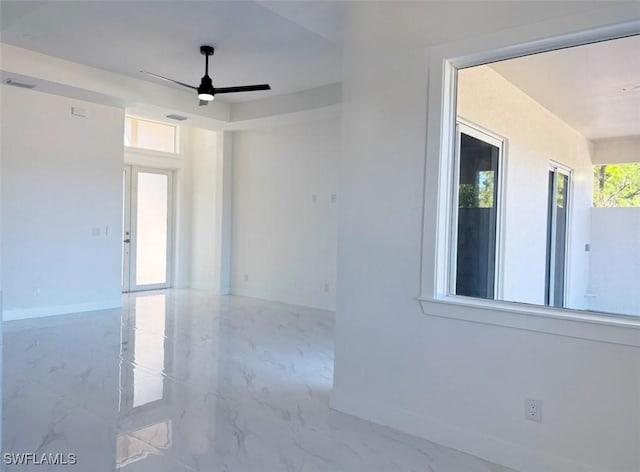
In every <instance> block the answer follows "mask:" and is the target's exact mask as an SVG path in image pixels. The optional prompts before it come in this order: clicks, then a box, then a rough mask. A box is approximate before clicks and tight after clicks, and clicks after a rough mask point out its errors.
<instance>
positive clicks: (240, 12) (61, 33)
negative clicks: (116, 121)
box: [0, 0, 640, 139]
mask: <svg viewBox="0 0 640 472" xmlns="http://www.w3.org/2000/svg"><path fill="white" fill-rule="evenodd" d="M516 3H518V4H516ZM581 3H582V2H566V4H565V3H563V4H562V5H559V7H562V8H559V7H558V8H555V9H553V11H551V10H549V9H548V8H547V7H546V6H545V5H544V4H542V3H540V2H530V3H526V4H522V3H520V2H513V3H511V2H507V3H504V2H497V3H493V2H488V3H485V2H471V3H465V8H464V9H463V10H460V9H459V8H455V9H454V8H450V5H448V4H447V2H408V3H405V2H374V1H371V2H344V1H327V0H325V1H313V0H304V1H272V0H267V1H264V0H260V1H242V0H235V1H201V2H192V1H187V0H171V1H147V0H141V1H102V0H94V1H89V0H80V1H70V2H67V1H65V2H58V1H45V2H30V1H8V0H0V28H1V29H0V40H1V41H2V42H4V43H8V44H11V45H14V46H18V47H22V48H26V49H30V50H33V51H37V52H40V53H44V54H47V55H50V56H55V57H59V58H63V59H67V60H70V61H73V62H76V63H79V64H85V65H89V66H93V67H97V68H100V69H104V70H108V71H111V72H116V73H120V74H124V75H126V76H130V77H134V78H137V79H143V80H148V81H150V82H155V83H156V84H158V83H160V84H163V85H166V82H159V81H157V80H156V79H152V78H149V77H147V76H144V75H143V74H141V73H140V72H139V71H140V70H141V69H144V70H148V71H151V72H155V73H156V74H160V75H164V76H167V77H171V78H174V79H176V80H179V81H181V82H186V83H190V84H193V85H197V84H198V83H199V79H200V77H201V76H202V75H203V71H204V58H203V56H201V55H200V53H199V46H200V45H201V44H211V45H213V46H215V47H216V54H215V55H214V57H213V59H212V63H211V71H210V72H211V75H212V76H213V79H214V81H215V84H216V86H219V87H225V86H231V85H245V84H253V83H264V82H267V83H270V84H271V87H272V90H271V91H265V92H250V93H240V94H230V95H225V96H222V97H218V98H217V99H219V100H220V101H229V102H246V101H250V100H259V99H265V98H270V97H275V96H278V95H283V94H289V93H292V92H297V91H301V90H308V89H313V88H315V87H320V86H324V85H327V84H332V83H336V82H340V81H341V79H342V67H341V65H342V42H343V39H344V37H345V31H344V30H345V28H344V22H345V18H347V16H348V9H349V8H355V7H357V8H361V9H367V11H369V15H368V18H369V20H370V21H368V22H367V23H366V24H364V25H360V27H363V28H366V31H367V32H368V38H369V43H370V45H371V47H372V48H373V49H374V50H375V51H378V50H379V48H381V47H383V46H385V45H386V46H387V47H388V48H390V52H389V51H388V52H387V53H393V50H394V48H399V47H400V46H402V45H405V46H406V45H409V44H410V45H413V46H412V47H419V45H422V44H424V45H428V44H437V43H438V42H439V41H442V40H443V39H444V38H446V37H448V36H447V34H446V32H447V31H448V30H449V29H450V28H449V26H448V25H450V24H451V23H452V22H453V21H457V20H460V18H459V16H460V15H461V14H464V15H466V17H474V18H476V17H481V16H482V15H490V16H492V18H493V17H497V18H498V20H496V21H497V22H498V24H500V25H502V26H500V28H507V27H513V26H515V25H516V24H518V22H520V23H523V22H532V21H534V20H541V19H544V18H546V17H547V16H553V15H554V14H558V12H561V13H564V14H569V13H571V12H572V11H573V10H574V9H576V8H578V7H580V8H583V7H582V6H581ZM596 6H597V5H595V4H594V8H595V7H596ZM512 10H513V11H512ZM509 12H511V13H512V14H507V13H509ZM515 13H518V14H517V15H516V14H515ZM471 24H473V25H476V26H473V28H476V29H477V31H476V30H475V29H474V34H478V35H479V34H485V33H487V32H488V31H487V29H488V28H489V29H490V28H492V27H495V24H493V26H492V25H485V23H484V22H482V21H479V22H471ZM425 25H426V26H425ZM356 26H357V25H356ZM638 51H640V37H635V38H628V39H622V40H618V41H615V42H607V43H599V44H594V45H589V46H583V47H580V48H574V49H565V50H560V51H555V52H551V53H545V54H541V55H535V56H528V57H524V58H519V59H513V60H510V61H504V62H501V63H497V64H494V65H492V67H494V69H495V70H496V71H498V72H499V73H500V74H502V75H503V76H504V77H505V78H507V79H508V80H509V81H511V82H513V83H514V84H515V85H516V86H518V87H519V88H521V89H522V90H523V91H524V92H526V93H527V94H529V95H530V96H532V97H533V98H534V99H535V100H537V101H538V102H540V103H541V104H542V105H543V106H545V107H546V108H548V109H549V110H551V111H552V112H554V113H555V114H557V115H558V116H559V117H560V118H562V119H563V120H565V121H566V122H567V123H569V124H570V125H571V126H573V127H574V128H576V129H577V130H578V131H580V132H581V133H583V134H584V135H585V136H587V137H588V138H590V139H603V138H610V137H615V136H629V135H640V93H632V92H623V91H622V88H624V87H626V86H634V85H640V53H639V52H638ZM170 86H171V85H170ZM175 87H176V88H178V89H181V90H183V89H182V88H181V87H179V86H175Z"/></svg>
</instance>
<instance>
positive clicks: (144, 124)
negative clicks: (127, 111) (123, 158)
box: [124, 116, 178, 154]
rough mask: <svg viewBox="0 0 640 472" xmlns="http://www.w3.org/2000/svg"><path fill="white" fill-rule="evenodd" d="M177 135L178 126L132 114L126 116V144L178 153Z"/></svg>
mask: <svg viewBox="0 0 640 472" xmlns="http://www.w3.org/2000/svg"><path fill="white" fill-rule="evenodd" d="M177 135H178V129H177V127H176V126H173V125H168V124H165V123H158V122H155V121H147V120H141V119H138V118H133V117H130V116H127V117H125V121H124V145H125V146H129V147H134V148H139V149H147V150H150V151H160V152H168V153H172V154H176V153H177V152H178V139H177V137H178V136H177Z"/></svg>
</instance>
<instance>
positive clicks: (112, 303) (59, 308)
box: [2, 298, 122, 321]
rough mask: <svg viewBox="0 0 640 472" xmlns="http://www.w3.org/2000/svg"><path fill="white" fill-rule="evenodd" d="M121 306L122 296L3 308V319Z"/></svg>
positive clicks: (14, 319) (23, 318)
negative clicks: (65, 303) (88, 300)
mask: <svg viewBox="0 0 640 472" xmlns="http://www.w3.org/2000/svg"><path fill="white" fill-rule="evenodd" d="M112 308H122V298H118V299H116V300H106V301H102V302H91V303H74V304H70V305H54V306H42V307H35V308H12V309H9V310H3V313H2V320H3V321H16V320H27V319H31V318H42V317H45V316H55V315H66V314H70V313H82V312H85V311H97V310H109V309H112Z"/></svg>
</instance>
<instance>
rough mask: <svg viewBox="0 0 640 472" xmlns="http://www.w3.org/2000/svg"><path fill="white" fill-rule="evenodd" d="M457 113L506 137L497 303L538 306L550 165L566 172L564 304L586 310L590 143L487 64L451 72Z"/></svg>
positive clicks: (541, 299) (541, 300)
mask: <svg viewBox="0 0 640 472" xmlns="http://www.w3.org/2000/svg"><path fill="white" fill-rule="evenodd" d="M457 104H458V113H459V115H460V116H461V117H462V118H465V119H466V120H469V121H471V122H473V123H474V124H477V125H480V126H481V127H482V128H484V129H487V130H489V131H491V132H493V133H496V134H498V135H500V136H501V137H503V138H505V139H506V146H505V147H506V149H505V157H506V169H503V170H505V171H506V182H505V186H506V188H505V198H506V202H507V204H506V208H505V212H504V213H505V215H504V234H505V238H504V253H503V254H504V258H503V261H504V268H503V270H504V279H503V280H504V292H503V297H502V299H504V300H509V301H516V302H524V303H534V304H544V294H545V269H546V251H547V206H548V187H549V164H550V162H551V161H555V162H556V163H560V164H562V165H564V166H566V167H568V168H569V169H571V170H572V171H573V173H572V187H571V195H570V200H571V205H572V210H571V219H570V221H569V237H570V245H569V251H570V252H569V254H568V258H567V263H568V277H567V282H568V298H567V300H566V302H567V306H568V307H571V308H577V309H583V308H586V307H587V299H586V298H585V293H586V291H587V285H588V280H587V276H588V272H589V257H588V253H586V252H585V251H584V245H585V243H588V242H589V230H590V215H589V210H590V207H591V202H592V188H593V181H592V172H593V170H592V169H593V168H592V164H591V152H590V143H589V141H588V140H587V139H585V138H584V137H583V136H582V135H581V134H580V133H578V132H577V131H576V130H574V129H573V128H571V127H570V126H569V125H567V124H566V123H565V122H563V121H562V120H560V119H559V118H558V117H557V116H555V115H554V114H553V113H551V112H550V111H549V110H547V109H546V108H544V107H543V106H542V105H540V104H539V103H537V102H536V101H534V100H533V99H532V98H531V97H529V96H528V95H526V94H525V93H524V92H522V91H521V90H520V89H519V88H517V87H515V86H514V85H513V84H511V83H510V82H508V81H507V80H506V79H505V78H504V77H502V76H501V75H500V74H498V73H497V72H496V71H494V70H493V69H492V68H491V67H489V66H481V67H472V68H469V69H463V70H461V71H459V72H458V101H457Z"/></svg>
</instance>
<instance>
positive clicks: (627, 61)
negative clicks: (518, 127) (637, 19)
mask: <svg viewBox="0 0 640 472" xmlns="http://www.w3.org/2000/svg"><path fill="white" fill-rule="evenodd" d="M491 67H492V68H493V69H494V70H496V71H497V72H498V73H499V74H501V75H502V76H503V77H504V78H506V79H507V80H508V81H510V82H511V83H513V84H514V85H516V86H517V87H518V88H520V89H521V90H522V91H524V92H525V93H526V94H527V95H529V96H531V97H532V98H533V99H534V100H536V101H537V102H539V103H540V104H541V105H543V106H544V107H545V108H547V109H548V110H550V111H551V112H553V113H554V114H556V115H557V116H558V117H560V118H561V119H562V120H563V121H565V122H566V123H568V124H569V125H571V126H572V127H573V128H574V129H576V130H577V131H579V132H580V133H581V134H582V135H584V136H585V137H587V138H589V139H592V140H601V139H610V138H615V137H623V136H640V90H639V91H636V92H634V91H633V90H632V89H633V87H635V86H640V36H632V37H628V38H622V39H617V40H612V41H605V42H601V43H594V44H589V45H585V46H579V47H574V48H568V49H561V50H558V51H553V52H547V53H543V54H535V55H531V56H526V57H521V58H517V59H511V60H508V61H502V62H497V63H494V64H492V65H491ZM625 89H626V90H625ZM540 138H541V139H544V137H543V136H541V137H540Z"/></svg>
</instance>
